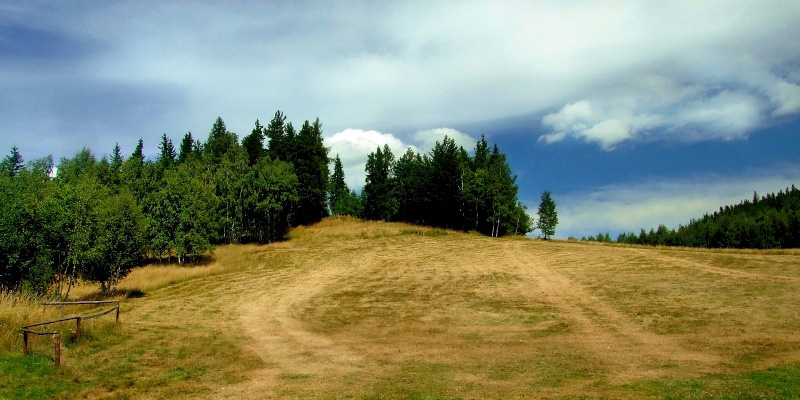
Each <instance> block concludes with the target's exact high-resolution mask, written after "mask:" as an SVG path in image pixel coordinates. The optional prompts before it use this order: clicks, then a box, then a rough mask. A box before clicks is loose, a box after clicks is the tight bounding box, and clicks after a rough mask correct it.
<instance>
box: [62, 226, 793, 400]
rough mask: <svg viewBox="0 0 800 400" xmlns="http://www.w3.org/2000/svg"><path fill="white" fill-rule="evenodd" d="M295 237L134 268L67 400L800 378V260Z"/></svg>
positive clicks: (368, 394)
mask: <svg viewBox="0 0 800 400" xmlns="http://www.w3.org/2000/svg"><path fill="white" fill-rule="evenodd" d="M290 238H291V240H290V241H288V242H281V243H275V244H270V245H266V246H255V245H245V246H224V247H221V248H219V249H217V250H216V252H215V255H214V259H213V260H211V262H209V263H208V264H207V265H204V266H193V267H187V266H178V265H169V266H152V267H147V268H143V269H140V270H136V271H134V272H133V273H132V274H131V275H130V276H129V277H127V278H126V279H125V280H124V281H123V282H122V283H121V284H120V288H121V289H122V291H121V292H123V293H126V292H127V293H130V292H132V291H139V292H141V294H142V295H143V297H141V298H130V299H126V300H124V302H123V310H124V311H123V321H124V323H123V329H122V330H121V331H120V332H116V333H114V332H112V333H111V334H110V336H111V339H108V340H105V339H102V340H101V339H97V341H96V342H94V343H95V345H96V348H93V347H92V346H94V345H87V346H80V345H77V346H75V347H73V348H71V349H67V354H66V356H67V357H68V359H70V360H73V361H72V363H73V365H74V366H75V368H76V369H75V370H73V371H72V372H71V373H73V374H75V376H77V377H78V378H77V379H78V380H79V381H81V382H87V385H89V387H88V388H86V389H81V390H79V391H82V393H74V391H73V392H69V393H68V395H65V396H64V397H72V396H75V395H84V396H87V397H90V398H93V397H98V398H102V397H109V396H111V397H113V396H120V397H130V398H154V397H158V398H236V399H239V398H259V399H260V398H286V397H289V398H343V397H355V398H408V397H417V398H458V397H461V398H487V397H494V398H498V397H499V398H520V397H523V396H524V397H539V398H541V397H550V398H553V397H555V398H558V397H574V396H588V397H615V398H643V397H656V398H658V397H662V396H663V395H664V393H666V392H669V393H673V392H674V393H677V394H676V395H675V394H674V395H673V397H685V395H686V393H689V394H692V393H694V394H695V395H697V396H699V397H703V396H705V395H709V394H710V395H712V396H713V395H714V393H717V394H718V395H723V396H724V395H727V396H729V397H731V396H732V397H737V396H736V395H735V392H734V395H731V394H730V392H725V390H729V389H725V388H727V387H729V386H730V387H734V389H735V390H745V391H746V390H747V389H741V387H743V386H741V385H744V384H743V383H741V382H750V381H748V380H747V379H749V378H746V377H747V376H749V375H747V374H750V373H754V372H758V371H765V370H766V369H767V368H770V367H781V368H782V367H784V366H787V365H789V366H790V367H788V368H790V374H795V375H790V376H800V373H798V372H797V371H800V366H798V367H791V366H792V365H800V364H793V363H796V362H798V361H800V336H798V334H797V332H800V309H798V308H797V307H796V305H797V304H799V303H800V270H798V268H800V256H799V255H798V254H797V253H796V252H792V251H784V252H781V253H777V252H757V251H695V250H689V249H665V248H658V249H654V248H646V247H630V246H605V245H586V244H582V243H574V242H558V241H547V242H545V241H538V240H528V239H523V238H507V239H492V238H487V237H482V236H477V235H470V234H462V233H457V232H452V231H443V230H439V229H432V228H426V227H417V226H411V225H406V224H392V223H377V222H360V221H357V220H353V219H348V218H329V219H326V220H324V221H322V222H321V223H320V224H317V225H315V226H312V227H300V228H297V229H295V230H293V231H292V232H291V233H290ZM92 292H93V290H92V289H91V288H89V289H86V288H82V289H80V290H78V291H77V292H76V293H81V295H82V296H91V295H92ZM101 366H102V370H103V371H110V372H97V371H96V370H93V369H92V368H100V367H101ZM792 368H795V369H792ZM87 371H90V372H87ZM91 371H94V372H91ZM791 371H795V372H791ZM686 382H689V383H686ZM731 382H734V383H735V384H734V385H733V386H731ZM737 382H738V383H737ZM736 385H739V386H736ZM684 387H689V389H687V390H688V392H682V391H681V390H683V388H684ZM737 388H738V389H737ZM746 388H749V386H746ZM756 389H757V390H762V391H763V392H760V393H766V394H763V395H762V396H761V397H774V396H770V394H774V392H770V391H769V388H767V389H764V388H763V387H761V386H756ZM699 390H706V392H702V391H699ZM753 390H755V389H753ZM764 390H766V391H764ZM715 391H716V392H715ZM698 393H699V394H698ZM756 397H759V396H756Z"/></svg>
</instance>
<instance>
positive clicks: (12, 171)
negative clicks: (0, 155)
mask: <svg viewBox="0 0 800 400" xmlns="http://www.w3.org/2000/svg"><path fill="white" fill-rule="evenodd" d="M0 165H2V169H3V172H4V173H5V174H7V175H8V176H11V177H14V176H17V175H19V172H20V171H22V169H23V168H25V164H24V160H23V159H22V155H21V154H19V148H18V147H17V146H11V154H9V155H7V156H6V158H5V159H4V160H3V162H2V163H1V164H0Z"/></svg>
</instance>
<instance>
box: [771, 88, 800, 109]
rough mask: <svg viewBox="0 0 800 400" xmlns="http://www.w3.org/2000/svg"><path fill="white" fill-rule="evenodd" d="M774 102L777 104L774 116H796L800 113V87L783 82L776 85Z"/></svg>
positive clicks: (773, 96)
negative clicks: (795, 114)
mask: <svg viewBox="0 0 800 400" xmlns="http://www.w3.org/2000/svg"><path fill="white" fill-rule="evenodd" d="M772 101H773V103H774V104H775V110H774V111H773V112H772V115H773V116H776V117H777V116H781V115H786V114H794V113H796V112H798V111H800V86H798V85H795V84H792V83H789V82H786V81H784V80H781V81H780V82H778V83H776V84H775V87H774V89H773V92H772Z"/></svg>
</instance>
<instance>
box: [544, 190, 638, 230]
mask: <svg viewBox="0 0 800 400" xmlns="http://www.w3.org/2000/svg"><path fill="white" fill-rule="evenodd" d="M556 225H558V213H557V212H556V203H555V202H554V201H553V198H552V197H551V196H550V192H549V191H547V190H545V191H544V193H542V202H541V203H539V221H538V222H537V223H536V226H537V228H539V230H541V231H542V234H544V239H545V240H547V238H549V237H550V236H552V235H554V234H555V233H556ZM643 232H644V231H643Z"/></svg>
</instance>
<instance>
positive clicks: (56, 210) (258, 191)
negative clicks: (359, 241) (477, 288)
mask: <svg viewBox="0 0 800 400" xmlns="http://www.w3.org/2000/svg"><path fill="white" fill-rule="evenodd" d="M144 145H145V144H144V142H143V141H142V140H139V142H138V144H137V146H136V148H135V149H134V150H133V152H132V153H130V155H129V156H127V157H126V156H125V155H124V153H123V150H122V149H121V148H120V147H119V145H117V146H115V147H114V148H113V149H112V151H111V153H110V155H105V156H102V157H100V158H99V159H98V157H97V156H95V155H94V154H93V153H92V152H91V151H90V150H89V149H87V148H84V149H82V150H81V151H79V152H78V153H77V154H76V155H75V156H74V157H73V158H62V159H61V160H60V161H59V162H58V164H57V165H54V161H53V158H52V157H47V158H44V159H37V160H33V161H29V162H27V163H26V162H25V160H24V159H23V157H22V155H21V153H20V151H19V149H17V148H16V147H14V148H12V149H11V152H10V154H9V155H8V156H7V157H5V159H4V160H3V161H2V163H0V170H1V172H0V291H2V290H26V291H30V292H33V293H38V294H45V293H49V294H52V295H55V296H57V297H66V296H68V295H69V290H70V288H71V287H72V286H73V285H74V284H75V283H76V282H77V281H78V279H83V280H86V281H90V282H97V283H99V284H100V285H101V288H102V290H103V291H105V292H109V291H111V290H113V289H114V287H115V286H116V284H117V282H119V280H120V279H122V278H123V277H124V276H125V275H126V274H127V273H128V272H129V271H130V270H131V269H132V268H134V267H136V266H138V265H142V264H143V263H146V262H153V261H167V262H172V261H177V262H179V263H185V262H193V261H197V260H200V259H201V258H203V257H204V256H206V255H208V254H210V252H211V251H212V249H213V246H214V245H218V244H227V243H242V242H257V243H268V242H272V241H276V240H281V239H283V238H284V237H285V235H286V233H287V232H288V230H289V229H290V228H291V227H293V226H297V225H304V224H311V223H315V222H317V221H319V220H320V219H322V218H324V217H326V216H328V215H329V214H330V213H333V214H338V215H351V216H354V217H360V218H366V219H376V220H386V221H407V222H412V223H417V224H425V225H432V226H438V227H445V228H451V229H461V230H476V231H479V232H481V233H484V234H486V235H492V236H501V235H505V234H511V233H518V234H525V233H526V232H529V231H530V230H532V225H533V224H532V221H531V220H530V218H529V217H528V214H527V213H526V211H525V207H524V206H523V205H521V203H519V202H518V200H517V190H518V187H517V185H516V183H515V179H516V178H515V177H514V176H512V175H511V171H510V168H509V166H508V163H507V162H506V158H505V155H504V154H502V153H500V151H499V149H498V148H497V146H495V147H494V148H493V149H492V150H491V151H490V150H489V146H488V143H487V142H486V141H485V140H484V139H483V138H482V139H481V141H480V142H478V144H477V146H476V149H475V154H474V156H470V155H469V154H468V153H467V151H466V150H465V149H463V148H458V147H456V145H455V143H454V142H453V140H451V139H449V138H445V139H444V140H443V142H440V143H439V142H437V144H436V146H435V147H434V149H433V150H432V151H431V153H430V154H424V155H420V154H416V153H414V152H413V151H411V150H409V151H408V152H406V154H404V155H402V156H401V157H400V158H399V159H397V160H395V157H394V155H393V154H392V152H391V151H390V149H389V148H388V147H384V148H382V149H381V148H378V149H376V151H375V152H373V153H372V154H370V155H369V158H368V162H367V167H366V173H367V178H366V182H365V185H364V188H363V190H362V192H361V194H357V193H356V192H355V191H351V190H349V188H348V187H347V185H346V184H345V181H344V170H343V167H342V164H341V161H340V159H339V157H338V155H336V157H335V158H334V159H333V160H330V159H329V154H328V152H329V150H328V149H327V148H325V146H324V144H323V138H322V125H321V123H320V121H319V119H317V120H315V121H314V122H309V121H307V120H306V121H305V122H304V123H303V125H302V126H301V127H300V128H299V130H298V129H296V128H295V127H294V126H293V125H292V123H291V122H287V121H286V116H284V115H283V113H281V112H280V111H278V112H276V113H275V115H274V117H273V119H272V120H271V121H270V122H269V124H268V125H267V126H262V125H261V123H260V122H259V121H256V123H255V126H254V128H253V130H252V131H251V132H250V134H248V135H247V136H245V137H243V138H242V140H241V142H240V140H239V137H238V135H237V134H235V133H233V132H230V131H228V130H227V128H226V127H225V123H224V122H223V120H222V119H221V118H217V120H216V121H215V122H214V124H213V126H212V128H211V132H210V133H209V135H208V138H207V139H206V141H205V142H201V141H200V140H198V139H196V138H195V137H194V136H193V135H192V133H191V132H190V133H187V134H186V135H184V137H183V138H182V140H181V141H180V143H178V144H177V146H176V145H175V144H174V143H173V142H172V140H171V139H170V138H168V137H167V135H166V134H164V135H162V137H161V141H160V143H159V144H158V155H157V156H156V158H155V159H146V158H145V156H144ZM329 161H333V173H332V174H331V173H330V171H329V168H328V164H329Z"/></svg>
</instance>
